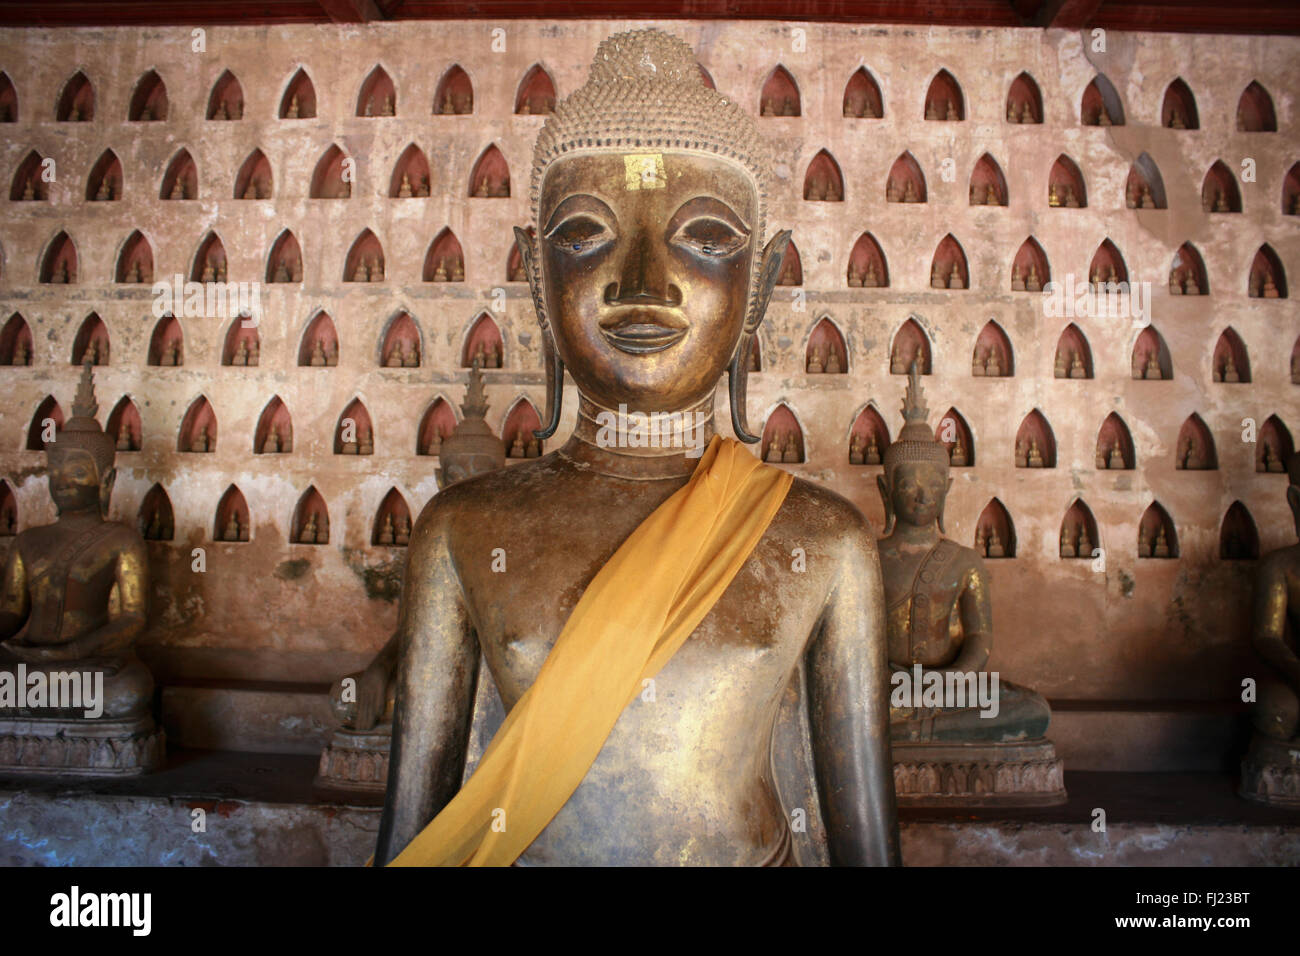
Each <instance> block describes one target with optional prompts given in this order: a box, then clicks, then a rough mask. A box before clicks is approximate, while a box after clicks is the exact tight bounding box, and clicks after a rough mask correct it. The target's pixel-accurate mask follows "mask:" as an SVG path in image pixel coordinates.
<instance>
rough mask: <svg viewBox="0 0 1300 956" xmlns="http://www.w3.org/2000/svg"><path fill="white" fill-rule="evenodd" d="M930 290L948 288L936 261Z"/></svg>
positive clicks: (931, 276)
mask: <svg viewBox="0 0 1300 956" xmlns="http://www.w3.org/2000/svg"><path fill="white" fill-rule="evenodd" d="M930 288H932V289H946V288H948V283H947V282H945V281H944V278H943V271H942V267H941V266H940V265H939V262H938V261H937V260H936V261H935V263H934V265H933V266H931V267H930ZM905 371H906V370H905V369H904V370H902V371H900V372H897V373H895V374H903V372H905Z"/></svg>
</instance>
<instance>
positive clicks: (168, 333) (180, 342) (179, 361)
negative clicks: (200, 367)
mask: <svg viewBox="0 0 1300 956" xmlns="http://www.w3.org/2000/svg"><path fill="white" fill-rule="evenodd" d="M148 364H149V365H159V366H165V367H167V368H175V367H177V366H180V365H184V364H185V332H184V331H183V330H182V329H181V323H180V321H179V320H178V319H177V318H176V316H174V315H170V314H168V315H164V316H163V317H162V318H160V319H159V320H158V321H157V322H156V323H155V324H154V327H153V334H152V335H151V336H149V362H148Z"/></svg>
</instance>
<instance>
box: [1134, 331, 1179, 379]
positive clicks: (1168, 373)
mask: <svg viewBox="0 0 1300 956" xmlns="http://www.w3.org/2000/svg"><path fill="white" fill-rule="evenodd" d="M1130 365H1131V368H1132V370H1133V378H1135V379H1145V380H1146V381H1148V382H1149V381H1153V380H1154V381H1162V380H1163V381H1168V380H1169V379H1171V378H1173V377H1174V360H1173V357H1172V356H1171V355H1170V354H1169V346H1168V345H1167V344H1165V337H1164V336H1163V335H1161V334H1160V333H1159V331H1157V330H1156V327H1155V326H1154V325H1148V326H1147V327H1146V328H1144V329H1143V330H1142V331H1141V332H1139V333H1138V336H1137V340H1136V341H1135V342H1134V343H1133V354H1132V357H1131V359H1130Z"/></svg>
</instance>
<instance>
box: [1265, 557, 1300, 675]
mask: <svg viewBox="0 0 1300 956" xmlns="http://www.w3.org/2000/svg"><path fill="white" fill-rule="evenodd" d="M1287 592H1288V588H1287V580H1286V569H1285V568H1283V567H1282V565H1281V563H1280V562H1277V561H1265V562H1264V565H1263V567H1261V568H1260V570H1259V577H1258V578H1257V579H1256V582H1255V615H1254V617H1255V633H1254V642H1255V649H1256V650H1257V651H1259V655H1260V657H1262V658H1264V660H1266V661H1268V662H1269V663H1270V664H1272V665H1273V666H1274V667H1276V668H1278V670H1280V671H1281V672H1282V674H1283V675H1284V676H1285V677H1286V679H1287V682H1288V683H1289V684H1290V685H1291V686H1292V687H1293V688H1295V687H1300V658H1297V657H1296V655H1295V652H1294V651H1292V650H1291V648H1290V647H1288V646H1287V643H1286V636H1285V635H1286V604H1287Z"/></svg>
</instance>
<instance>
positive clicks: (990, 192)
mask: <svg viewBox="0 0 1300 956" xmlns="http://www.w3.org/2000/svg"><path fill="white" fill-rule="evenodd" d="M984 205H986V206H1001V205H1002V199H1001V198H1000V197H999V196H998V191H997V188H996V187H995V186H994V185H993V184H992V183H989V185H988V188H987V189H985V190H984Z"/></svg>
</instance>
